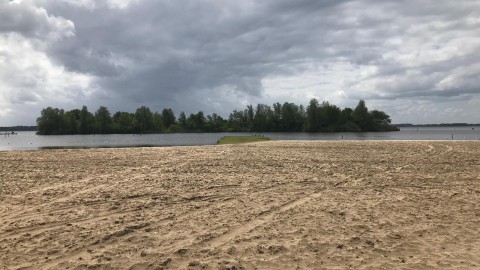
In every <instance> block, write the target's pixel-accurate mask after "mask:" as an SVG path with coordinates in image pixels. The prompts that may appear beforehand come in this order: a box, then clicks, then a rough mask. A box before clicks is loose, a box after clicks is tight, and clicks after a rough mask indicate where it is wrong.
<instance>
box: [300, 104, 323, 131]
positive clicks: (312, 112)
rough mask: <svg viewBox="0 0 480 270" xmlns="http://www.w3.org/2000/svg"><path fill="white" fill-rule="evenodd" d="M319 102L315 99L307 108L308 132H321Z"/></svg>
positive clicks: (305, 127) (305, 126) (306, 125)
mask: <svg viewBox="0 0 480 270" xmlns="http://www.w3.org/2000/svg"><path fill="white" fill-rule="evenodd" d="M318 108H319V104H318V100H316V99H315V98H313V99H311V100H310V103H309V104H308V106H307V111H306V117H305V124H304V129H305V131H307V132H317V131H318V130H319V125H318Z"/></svg>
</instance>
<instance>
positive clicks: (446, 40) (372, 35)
mask: <svg viewBox="0 0 480 270" xmlns="http://www.w3.org/2000/svg"><path fill="white" fill-rule="evenodd" d="M119 4H121V5H119ZM0 5H2V4H0ZM6 6H8V7H7V8H6V9H5V7H6ZM2 8H3V11H2V9H0V15H1V16H0V31H3V32H7V31H10V32H16V33H20V34H21V35H23V36H25V37H27V38H29V37H31V38H36V39H42V36H48V35H50V36H55V35H57V36H60V37H61V38H58V37H57V38H56V39H55V40H54V41H50V42H47V43H46V44H44V49H42V52H43V51H44V52H45V54H46V55H47V56H48V59H49V60H51V61H52V62H53V63H54V64H56V65H57V66H59V67H64V68H65V70H66V71H67V72H70V73H69V74H70V76H74V77H75V76H76V77H75V78H77V77H78V76H79V75H83V76H87V77H88V79H89V80H87V79H86V78H83V77H82V78H77V79H78V80H80V81H82V82H85V83H84V84H85V85H87V84H88V85H90V86H91V87H92V88H93V90H92V91H91V93H89V92H88V91H87V90H85V89H86V88H82V90H78V91H77V92H76V94H75V93H74V94H72V95H74V96H76V97H82V96H83V97H85V100H81V101H80V100H77V102H83V103H88V104H91V105H92V106H97V105H100V104H103V105H107V106H109V107H112V108H113V109H115V110H121V109H122V110H123V109H125V108H128V109H132V108H135V106H138V105H144V104H145V105H149V106H153V107H155V108H162V107H172V108H174V109H175V110H176V111H177V112H179V111H180V110H187V111H190V112H191V111H192V110H198V109H203V110H205V111H207V112H212V111H216V112H220V113H227V112H229V111H231V110H232V109H233V108H239V107H240V108H241V107H242V106H243V105H244V103H246V102H247V103H248V102H250V103H258V102H267V103H270V102H276V101H280V102H283V101H294V102H300V103H304V104H305V103H307V102H308V98H310V97H312V96H314V97H319V98H322V97H329V95H330V94H333V93H337V94H336V95H337V96H338V97H339V102H341V104H340V105H345V104H352V103H354V102H356V100H358V99H359V98H363V99H367V100H368V99H372V100H376V101H377V102H380V101H382V100H383V101H385V103H389V102H390V101H394V100H396V99H401V100H408V99H424V100H436V99H446V100H448V99H450V98H451V99H456V100H458V99H463V100H467V99H471V98H472V97H478V92H480V91H479V89H478V87H477V85H479V80H480V79H479V78H480V76H478V74H479V73H480V65H479V64H478V63H480V61H479V60H480V56H478V53H477V52H478V50H479V49H480V39H479V38H478V37H479V36H480V30H479V29H480V19H479V17H478V15H476V14H478V12H479V11H480V5H479V3H477V2H474V1H455V2H453V1H433V0H430V1H429V0H426V1H373V0H363V1H333V0H331V1H327V0H325V1H318V0H299V1H286V0H282V1H278V0H277V1H275V0H268V1H253V0H246V1H215V0H195V1H194V0H179V1H154V0H138V1H115V0H105V1H93V0H83V1H70V0H62V1H53V0H52V1H50V0H42V1H24V3H23V4H17V5H6V4H3V5H2ZM3 15H5V16H3ZM69 27H70V28H69ZM73 27H74V28H73ZM0 57H1V55H0ZM305 74H307V75H308V76H307V77H308V78H310V79H309V81H302V83H301V84H299V85H304V86H308V87H307V88H308V89H307V88H302V87H300V86H299V85H296V84H294V83H292V84H293V85H283V84H282V83H281V82H284V81H285V80H287V79H289V78H293V79H295V78H297V79H296V80H297V81H295V82H298V80H303V79H298V78H303V77H302V76H304V75H305ZM311 78H313V79H311ZM266 80H271V83H270V84H269V85H268V87H269V88H266V83H265V81H266ZM275 80H277V81H278V82H276V81H275ZM315 85H317V86H318V90H315V89H313V88H314V87H315ZM276 87H278V90H279V91H277V88H276ZM87 88H88V87H87ZM280 89H286V90H285V91H283V92H282V91H280ZM21 96H22V95H19V97H21ZM36 96H37V97H38V95H36ZM41 96H42V95H41ZM289 96H290V97H292V98H293V97H296V98H297V99H296V100H282V99H286V98H288V97H289ZM25 97H29V100H33V98H34V97H35V96H30V95H25ZM42 97H43V96H42ZM303 97H304V98H303ZM279 99H280V100H279ZM0 102H1V100H0ZM439 106H443V105H439Z"/></svg>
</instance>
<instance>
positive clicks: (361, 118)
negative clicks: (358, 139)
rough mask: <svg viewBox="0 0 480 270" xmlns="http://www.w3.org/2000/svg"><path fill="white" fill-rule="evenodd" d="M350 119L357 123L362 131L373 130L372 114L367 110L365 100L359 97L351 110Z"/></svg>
mask: <svg viewBox="0 0 480 270" xmlns="http://www.w3.org/2000/svg"><path fill="white" fill-rule="evenodd" d="M352 119H353V122H354V123H355V124H357V125H358V126H359V127H360V129H361V130H362V131H372V130H373V120H372V116H371V115H370V113H369V112H368V108H367V106H366V105H365V101H364V100H363V99H361V100H360V101H359V102H358V105H357V107H355V109H354V110H353V112H352Z"/></svg>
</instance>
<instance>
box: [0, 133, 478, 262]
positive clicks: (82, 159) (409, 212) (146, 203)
mask: <svg viewBox="0 0 480 270" xmlns="http://www.w3.org/2000/svg"><path fill="white" fill-rule="evenodd" d="M479 202H480V142H433V141H432V142H427V141H425V142H392V141H389V142H386V141H376V142H373V141H372V142H365V141H363V142H345V141H342V142H281V141H271V142H265V143H254V144H245V145H226V146H202V147H165V148H131V149H90V150H49V151H25V152H22V151H13V152H0V213H1V215H0V269H3V268H6V269H17V268H26V269H67V268H70V269H182V268H183V269H255V268H257V269H348V268H351V269H455V268H457V269H479V268H480V256H479V254H480V206H479Z"/></svg>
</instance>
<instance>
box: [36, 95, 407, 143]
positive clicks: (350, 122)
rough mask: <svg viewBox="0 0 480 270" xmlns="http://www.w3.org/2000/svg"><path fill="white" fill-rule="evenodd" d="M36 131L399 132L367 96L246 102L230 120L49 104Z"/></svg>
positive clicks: (57, 133) (92, 132)
mask: <svg viewBox="0 0 480 270" xmlns="http://www.w3.org/2000/svg"><path fill="white" fill-rule="evenodd" d="M37 125H38V132H37V133H38V134H41V135H61V134H130V133H136V134H140V133H163V132H302V131H305V132H363V131H395V130H398V129H397V128H396V127H394V126H392V125H391V120H390V116H389V115H387V114H386V113H385V112H383V111H378V110H372V111H370V110H368V108H367V107H366V105H365V101H364V100H360V101H359V102H358V105H357V106H356V107H355V108H354V109H352V108H344V109H340V108H339V107H337V106H336V105H333V104H330V103H329V102H325V101H324V102H322V103H319V102H318V100H316V99H312V100H311V101H310V103H309V104H308V106H307V108H304V106H303V105H296V104H294V103H289V102H285V103H283V104H280V103H278V102H277V103H275V104H273V106H268V105H265V104H258V105H257V106H255V107H254V106H252V105H248V106H247V108H246V109H244V110H234V111H233V112H232V113H230V115H229V117H228V119H224V118H222V117H221V116H219V115H217V114H216V113H213V114H211V115H206V116H205V114H204V113H203V112H202V111H199V112H198V113H192V114H190V115H189V116H188V117H187V116H186V114H185V113H184V112H181V113H180V114H179V115H178V117H176V116H175V114H174V112H173V110H172V109H170V108H166V109H163V110H162V111H161V113H159V112H152V111H151V110H150V108H148V107H147V106H141V107H140V108H138V109H137V110H136V111H135V113H128V112H120V111H119V112H116V113H115V114H113V115H111V113H110V112H109V110H108V108H106V107H104V106H101V107H100V108H98V110H96V111H95V112H94V113H91V112H90V111H89V110H88V108H87V107H86V106H83V107H82V108H81V109H74V110H70V111H64V110H63V109H59V108H52V107H48V108H45V109H43V110H42V111H41V115H40V117H38V118H37Z"/></svg>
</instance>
